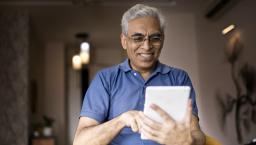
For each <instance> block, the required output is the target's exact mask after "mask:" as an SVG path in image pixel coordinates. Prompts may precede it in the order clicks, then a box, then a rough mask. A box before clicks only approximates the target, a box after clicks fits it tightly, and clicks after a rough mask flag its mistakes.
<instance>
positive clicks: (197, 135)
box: [191, 130, 205, 145]
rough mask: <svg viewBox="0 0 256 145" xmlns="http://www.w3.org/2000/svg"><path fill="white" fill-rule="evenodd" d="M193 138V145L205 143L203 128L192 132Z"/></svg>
mask: <svg viewBox="0 0 256 145" xmlns="http://www.w3.org/2000/svg"><path fill="white" fill-rule="evenodd" d="M191 135H192V138H193V145H204V144H205V135H204V133H203V132H202V131H201V130H194V131H192V132H191Z"/></svg>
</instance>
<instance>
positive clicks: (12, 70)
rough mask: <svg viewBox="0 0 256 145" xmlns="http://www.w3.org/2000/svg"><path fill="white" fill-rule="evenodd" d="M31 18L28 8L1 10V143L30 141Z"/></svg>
mask: <svg viewBox="0 0 256 145" xmlns="http://www.w3.org/2000/svg"><path fill="white" fill-rule="evenodd" d="M28 33H29V18H28V13H27V12H25V11H0V66H1V70H0V84H1V85H0V112H1V115H0V124H1V127H0V140H1V145H27V144H28V132H29V131H28V130H29V126H28V117H29V113H28V109H29V102H28V48H29V35H28Z"/></svg>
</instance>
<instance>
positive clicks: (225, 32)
mask: <svg viewBox="0 0 256 145" xmlns="http://www.w3.org/2000/svg"><path fill="white" fill-rule="evenodd" d="M233 29H235V25H229V26H228V27H226V28H225V29H223V30H222V34H223V35H226V34H227V33H228V32H230V31H232V30H233Z"/></svg>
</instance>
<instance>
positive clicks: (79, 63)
mask: <svg viewBox="0 0 256 145" xmlns="http://www.w3.org/2000/svg"><path fill="white" fill-rule="evenodd" d="M72 65H73V68H74V69H75V70H79V69H81V68H82V61H81V58H80V56H79V55H74V56H73V58H72Z"/></svg>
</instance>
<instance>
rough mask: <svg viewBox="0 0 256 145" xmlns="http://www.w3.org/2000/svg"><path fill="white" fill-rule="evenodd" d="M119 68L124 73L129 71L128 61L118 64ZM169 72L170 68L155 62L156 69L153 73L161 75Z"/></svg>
mask: <svg viewBox="0 0 256 145" xmlns="http://www.w3.org/2000/svg"><path fill="white" fill-rule="evenodd" d="M119 68H120V69H121V70H123V71H124V72H128V71H131V70H132V68H131V67H130V64H129V59H126V60H125V61H124V62H123V63H121V64H120V66H119ZM170 71H171V67H169V66H167V65H165V64H162V63H161V62H160V61H157V66H156V69H155V70H154V71H153V73H162V74H166V73H168V72H170Z"/></svg>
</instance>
